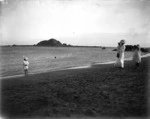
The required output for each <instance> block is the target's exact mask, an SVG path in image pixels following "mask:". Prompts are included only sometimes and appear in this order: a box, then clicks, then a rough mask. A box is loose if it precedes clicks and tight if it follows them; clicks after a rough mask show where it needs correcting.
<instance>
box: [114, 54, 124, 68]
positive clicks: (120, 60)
mask: <svg viewBox="0 0 150 119" xmlns="http://www.w3.org/2000/svg"><path fill="white" fill-rule="evenodd" d="M115 66H117V67H122V68H124V52H123V53H120V57H119V58H117V60H116V63H115Z"/></svg>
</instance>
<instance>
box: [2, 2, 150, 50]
mask: <svg viewBox="0 0 150 119" xmlns="http://www.w3.org/2000/svg"><path fill="white" fill-rule="evenodd" d="M0 10H1V12H0V16H1V18H0V23H1V24H0V26H1V27H0V37H1V38H0V39H1V45H13V44H16V45H34V44H37V43H38V42H40V41H42V40H48V39H50V38H55V39H56V40H58V41H60V42H62V43H66V44H71V45H79V46H83V45H84V46H112V47H115V46H116V45H117V43H118V42H119V41H120V40H121V39H125V40H126V44H129V45H135V44H140V45H141V47H150V40H149V39H150V16H149V13H150V1H148V0H0Z"/></svg>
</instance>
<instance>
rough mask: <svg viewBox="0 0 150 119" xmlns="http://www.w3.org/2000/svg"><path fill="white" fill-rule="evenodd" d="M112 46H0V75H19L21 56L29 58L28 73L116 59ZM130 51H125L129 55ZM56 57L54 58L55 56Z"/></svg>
mask: <svg viewBox="0 0 150 119" xmlns="http://www.w3.org/2000/svg"><path fill="white" fill-rule="evenodd" d="M113 49H114V48H106V49H101V48H90V47H35V46H30V47H23V46H22V47H21V46H16V47H0V67H1V68H0V77H7V76H14V75H21V74H23V73H24V70H23V56H27V57H28V60H29V63H30V65H29V73H39V72H45V71H51V70H58V69H61V68H66V67H75V66H85V65H90V64H93V63H104V62H109V61H114V60H116V52H115V51H112V50H113ZM132 54H133V53H132V52H125V57H126V58H128V57H131V56H132ZM55 57H56V58H55Z"/></svg>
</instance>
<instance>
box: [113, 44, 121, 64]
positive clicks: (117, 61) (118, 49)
mask: <svg viewBox="0 0 150 119" xmlns="http://www.w3.org/2000/svg"><path fill="white" fill-rule="evenodd" d="M119 51H120V42H119V43H118V46H117V56H116V57H117V60H116V62H115V64H114V66H119V65H120V61H119Z"/></svg>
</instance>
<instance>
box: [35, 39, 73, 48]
mask: <svg viewBox="0 0 150 119" xmlns="http://www.w3.org/2000/svg"><path fill="white" fill-rule="evenodd" d="M36 46H52V47H70V46H71V45H70V44H69V45H68V44H66V43H61V42H60V41H58V40H56V39H54V38H51V39H49V40H44V41H40V42H39V43H37V45H36Z"/></svg>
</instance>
